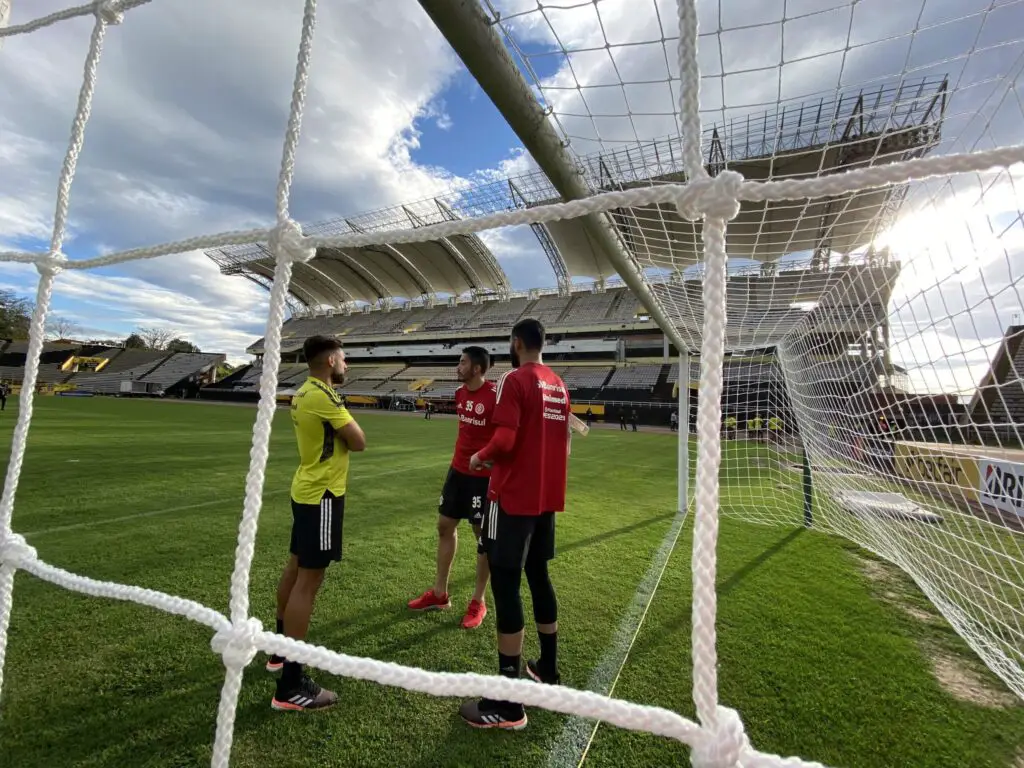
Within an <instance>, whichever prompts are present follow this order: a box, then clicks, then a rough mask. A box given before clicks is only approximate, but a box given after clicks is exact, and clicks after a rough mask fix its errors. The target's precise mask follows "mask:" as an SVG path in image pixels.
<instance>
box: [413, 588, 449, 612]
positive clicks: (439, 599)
mask: <svg viewBox="0 0 1024 768" xmlns="http://www.w3.org/2000/svg"><path fill="white" fill-rule="evenodd" d="M451 607H452V604H451V602H450V601H449V600H448V595H435V594H434V590H432V589H428V590H427V591H426V592H424V593H423V594H422V595H420V596H419V597H417V598H415V599H414V600H410V601H409V610H411V611H440V610H443V609H444V608H451Z"/></svg>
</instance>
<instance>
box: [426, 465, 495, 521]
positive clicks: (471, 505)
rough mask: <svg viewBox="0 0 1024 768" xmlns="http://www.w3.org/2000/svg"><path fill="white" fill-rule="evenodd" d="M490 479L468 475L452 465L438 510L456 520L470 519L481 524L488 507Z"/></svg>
mask: <svg viewBox="0 0 1024 768" xmlns="http://www.w3.org/2000/svg"><path fill="white" fill-rule="evenodd" d="M490 481H491V478H489V477H479V476H473V475H467V474H464V473H462V472H459V470H457V469H456V468H455V467H450V468H449V469H448V477H446V478H445V481H444V488H442V489H441V499H440V501H438V503H437V506H438V509H437V511H438V512H440V513H441V514H442V515H444V516H445V517H450V518H452V519H454V520H469V522H470V523H472V524H473V525H480V521H481V520H483V516H484V509H486V507H487V484H488V483H489V482H490Z"/></svg>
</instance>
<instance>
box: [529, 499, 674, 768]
mask: <svg viewBox="0 0 1024 768" xmlns="http://www.w3.org/2000/svg"><path fill="white" fill-rule="evenodd" d="M688 512H689V504H687V509H682V510H679V511H678V512H677V513H676V516H675V517H674V518H673V519H672V525H671V527H670V528H669V529H668V532H667V533H666V534H665V538H664V539H662V542H661V546H659V547H658V551H657V552H656V553H655V554H654V558H653V559H652V560H651V563H650V565H648V566H647V572H646V573H645V574H644V577H643V579H641V581H640V584H639V585H638V586H637V588H636V592H634V593H633V599H632V601H631V602H630V604H629V607H627V608H626V612H625V614H623V616H622V620H621V621H620V622H619V626H618V628H617V629H616V630H615V634H614V635H613V636H612V639H611V642H610V643H609V644H608V648H607V650H606V651H605V653H604V656H602V657H601V660H600V661H599V662H598V664H597V666H596V667H595V668H594V671H593V672H592V673H591V674H590V680H589V681H588V682H587V687H586V689H585V690H588V691H594V692H595V693H602V694H604V695H606V696H611V695H612V693H614V691H615V685H616V684H617V683H618V682H619V677H620V676H621V675H622V670H623V669H625V667H626V662H627V661H628V660H629V652H630V651H631V650H632V649H633V644H634V643H635V642H636V639H637V637H638V636H639V635H640V628H641V627H642V626H643V623H644V619H646V618H647V611H648V610H649V609H650V607H651V603H653V602H654V594H655V592H657V591H658V586H659V585H660V584H661V578H662V576H663V575H664V574H665V569H666V568H667V567H668V561H669V558H670V557H671V556H672V552H673V551H674V550H675V548H676V542H677V541H679V534H680V533H681V532H682V530H683V523H684V522H686V516H687V514H688ZM600 726H601V721H600V720H598V721H597V722H594V723H593V724H591V721H590V720H589V719H588V718H585V717H580V716H578V715H573V716H572V717H570V718H569V719H568V720H567V721H566V723H565V726H564V727H563V728H562V733H561V734H560V735H559V737H558V739H557V741H555V743H554V745H552V747H551V751H550V752H549V753H548V766H549V768H579V766H581V765H583V761H584V760H586V759H587V753H588V752H589V750H590V745H591V744H593V742H594V737H595V736H596V735H597V729H598V728H599V727H600Z"/></svg>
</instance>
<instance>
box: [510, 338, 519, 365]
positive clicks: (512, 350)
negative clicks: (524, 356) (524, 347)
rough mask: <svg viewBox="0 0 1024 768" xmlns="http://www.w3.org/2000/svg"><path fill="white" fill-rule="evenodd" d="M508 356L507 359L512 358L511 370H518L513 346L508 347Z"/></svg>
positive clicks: (517, 357) (517, 359)
mask: <svg viewBox="0 0 1024 768" xmlns="http://www.w3.org/2000/svg"><path fill="white" fill-rule="evenodd" d="M508 354H509V357H511V358H512V367H513V368H518V367H519V355H517V354H516V347H515V345H514V344H510V345H509V348H508Z"/></svg>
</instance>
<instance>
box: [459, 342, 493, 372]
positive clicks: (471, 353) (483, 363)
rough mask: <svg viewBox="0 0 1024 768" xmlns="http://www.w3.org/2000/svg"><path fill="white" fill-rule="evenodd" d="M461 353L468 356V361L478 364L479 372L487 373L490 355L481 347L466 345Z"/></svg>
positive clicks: (489, 365)
mask: <svg viewBox="0 0 1024 768" xmlns="http://www.w3.org/2000/svg"><path fill="white" fill-rule="evenodd" d="M462 354H464V355H465V356H466V357H468V358H469V362H470V363H472V364H473V365H479V366H480V373H487V369H488V368H490V367H491V356H490V354H488V352H487V350H486V349H484V348H483V347H466V348H465V349H463V350H462Z"/></svg>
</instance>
